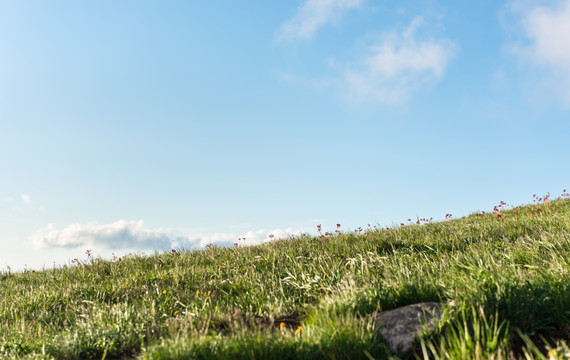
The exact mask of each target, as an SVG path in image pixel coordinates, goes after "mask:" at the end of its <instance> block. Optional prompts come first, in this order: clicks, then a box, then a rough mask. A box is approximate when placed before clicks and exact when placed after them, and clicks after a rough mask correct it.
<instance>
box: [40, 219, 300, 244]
mask: <svg viewBox="0 0 570 360" xmlns="http://www.w3.org/2000/svg"><path fill="white" fill-rule="evenodd" d="M299 233H300V231H298V230H293V229H291V228H290V229H286V230H279V229H275V230H272V231H271V232H268V231H265V230H257V231H248V232H246V233H244V234H239V235H238V234H230V233H215V234H207V235H203V234H186V235H180V234H175V233H174V232H172V231H170V230H164V229H149V228H147V227H146V226H145V224H144V222H143V221H142V220H139V221H126V220H119V221H117V222H114V223H111V224H99V223H97V222H90V223H87V224H72V225H69V226H67V227H65V228H63V229H57V228H56V226H55V225H53V224H49V225H47V226H46V227H44V228H41V229H38V230H37V231H36V232H35V233H34V234H32V235H31V236H30V237H29V244H30V245H31V246H32V247H34V248H37V249H50V248H69V249H98V250H124V249H136V250H141V251H142V250H170V249H177V248H183V249H186V250H195V249H202V248H204V247H206V246H207V245H209V244H213V245H216V246H232V245H233V244H234V243H235V242H238V238H242V239H243V238H245V241H241V243H240V245H253V244H260V243H262V242H264V241H268V240H269V236H268V235H269V234H274V235H275V238H285V237H287V236H289V235H291V234H299Z"/></svg>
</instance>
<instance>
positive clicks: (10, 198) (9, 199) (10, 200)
mask: <svg viewBox="0 0 570 360" xmlns="http://www.w3.org/2000/svg"><path fill="white" fill-rule="evenodd" d="M14 201H15V200H14V198H13V197H10V196H8V197H5V198H4V202H6V203H9V204H11V203H13V202H14Z"/></svg>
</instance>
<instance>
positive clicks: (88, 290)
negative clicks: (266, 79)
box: [0, 191, 570, 359]
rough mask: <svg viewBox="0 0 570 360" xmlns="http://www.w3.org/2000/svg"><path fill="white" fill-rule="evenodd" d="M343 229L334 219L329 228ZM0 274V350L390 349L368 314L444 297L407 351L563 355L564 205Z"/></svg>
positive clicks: (115, 354)
mask: <svg viewBox="0 0 570 360" xmlns="http://www.w3.org/2000/svg"><path fill="white" fill-rule="evenodd" d="M341 229H342V228H341ZM318 230H319V235H318V236H309V235H303V236H297V237H291V238H289V239H277V240H274V241H271V242H268V243H266V244H263V245H258V246H238V247H234V248H219V247H210V248H208V249H204V250H202V251H184V250H182V249H175V250H174V251H171V252H164V253H157V254H155V255H152V256H143V255H136V254H133V255H129V256H126V257H123V258H120V259H119V258H117V259H113V260H103V259H95V258H92V257H91V256H90V254H86V255H85V256H84V257H83V259H82V260H79V261H77V262H76V264H74V265H72V266H63V267H59V268H54V269H46V270H43V271H25V272H20V273H11V272H9V271H4V272H2V273H0V358H6V359H12V358H13V359H133V358H137V359H228V358H234V359H242V358H243V359H387V358H398V356H399V354H394V353H391V352H390V350H389V348H388V346H387V345H386V344H385V342H384V341H383V339H382V338H381V337H380V336H379V335H378V332H377V331H376V328H375V327H376V325H375V323H374V316H375V314H376V313H377V312H378V311H383V310H390V309H394V308H397V307H400V306H404V305H408V304H415V303H419V302H440V303H442V304H444V308H445V311H444V316H443V319H442V320H441V321H440V322H439V324H438V326H437V329H436V330H435V332H433V333H431V334H423V335H422V336H421V337H420V339H419V340H418V341H417V343H416V346H415V351H414V353H413V354H411V355H410V358H418V359H519V358H522V359H534V358H536V359H563V358H569V357H570V349H569V347H568V345H567V344H568V341H569V339H570V276H569V275H570V274H569V270H570V200H569V199H568V194H567V193H566V191H564V194H563V196H562V197H560V198H559V199H557V200H552V201H550V199H549V197H548V196H547V197H543V198H538V197H535V198H534V201H533V203H531V204H529V205H524V206H516V207H513V206H508V205H507V204H505V203H504V202H501V203H499V204H498V205H497V206H496V207H495V209H493V210H492V211H489V212H487V213H484V212H480V211H478V212H475V213H473V214H471V215H469V216H465V217H462V218H458V219H454V218H453V216H451V215H450V214H448V215H447V216H446V220H444V221H440V222H432V221H431V219H409V220H408V221H406V222H405V223H402V224H394V225H393V226H391V227H380V226H366V227H364V228H361V229H357V230H356V231H354V230H351V231H348V230H347V231H340V230H339V231H335V230H336V229H332V230H330V231H328V232H324V233H323V230H322V229H321V228H320V227H319V229H318Z"/></svg>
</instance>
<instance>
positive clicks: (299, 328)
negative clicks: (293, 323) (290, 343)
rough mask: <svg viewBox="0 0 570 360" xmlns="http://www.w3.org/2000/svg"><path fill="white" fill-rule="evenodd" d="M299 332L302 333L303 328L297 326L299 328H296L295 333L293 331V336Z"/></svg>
mask: <svg viewBox="0 0 570 360" xmlns="http://www.w3.org/2000/svg"><path fill="white" fill-rule="evenodd" d="M301 331H303V327H302V326H299V327H297V331H295V334H299V333H301Z"/></svg>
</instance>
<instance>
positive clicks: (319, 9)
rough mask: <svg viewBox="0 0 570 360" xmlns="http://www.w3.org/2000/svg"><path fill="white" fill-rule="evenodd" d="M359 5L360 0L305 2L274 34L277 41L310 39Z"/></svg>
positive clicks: (317, 0)
mask: <svg viewBox="0 0 570 360" xmlns="http://www.w3.org/2000/svg"><path fill="white" fill-rule="evenodd" d="M361 3H362V1H361V0H306V1H305V2H304V3H303V4H302V5H301V6H300V7H299V9H298V11H297V14H296V15H295V16H294V17H293V18H291V19H289V20H287V21H285V22H284V23H283V24H281V26H280V27H279V29H278V30H277V33H276V36H277V39H278V40H293V39H310V38H312V37H313V36H314V35H315V33H316V32H317V31H318V30H319V29H320V28H321V27H323V26H324V25H326V24H327V23H330V22H331V21H335V20H336V19H338V17H339V16H340V15H341V14H342V13H343V12H344V11H346V10H349V9H354V8H357V7H359V6H360V5H361Z"/></svg>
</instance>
